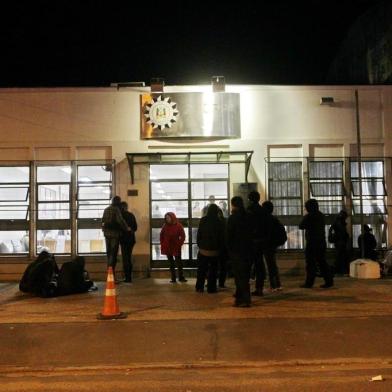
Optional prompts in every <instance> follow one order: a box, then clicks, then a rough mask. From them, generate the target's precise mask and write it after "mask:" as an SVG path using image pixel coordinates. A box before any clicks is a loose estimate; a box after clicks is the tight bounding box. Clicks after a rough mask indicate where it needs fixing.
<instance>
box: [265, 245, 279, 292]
mask: <svg viewBox="0 0 392 392" xmlns="http://www.w3.org/2000/svg"><path fill="white" fill-rule="evenodd" d="M263 254H264V258H265V262H266V264H267V267H268V276H269V281H270V287H271V289H276V288H278V287H281V284H280V276H279V268H278V265H277V264H276V250H275V249H264V251H263Z"/></svg>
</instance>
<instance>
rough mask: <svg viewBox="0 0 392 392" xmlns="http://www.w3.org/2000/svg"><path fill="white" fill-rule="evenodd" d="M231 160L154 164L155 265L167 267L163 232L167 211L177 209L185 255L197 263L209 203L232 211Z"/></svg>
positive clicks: (188, 261)
mask: <svg viewBox="0 0 392 392" xmlns="http://www.w3.org/2000/svg"><path fill="white" fill-rule="evenodd" d="M228 198H229V165H228V164H204V163H203V164H192V163H189V164H159V165H150V228H151V229H150V230H151V232H150V252H151V253H150V254H151V266H152V268H154V267H155V268H158V267H167V266H168V264H167V260H166V256H164V255H161V253H160V244H159V242H160V241H159V234H160V231H161V228H162V226H163V224H164V216H165V214H166V213H167V212H174V213H175V214H176V216H177V218H178V219H179V221H180V222H181V224H182V225H183V226H184V230H185V237H186V238H185V244H184V245H183V247H182V259H183V260H184V265H185V266H186V267H196V258H197V251H198V249H197V245H196V238H197V228H198V226H199V221H200V218H201V217H202V216H203V215H205V213H206V210H207V208H208V205H209V204H210V203H215V204H217V205H218V206H219V207H221V209H222V211H223V213H224V215H226V216H227V214H228Z"/></svg>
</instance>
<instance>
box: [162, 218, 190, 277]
mask: <svg viewBox="0 0 392 392" xmlns="http://www.w3.org/2000/svg"><path fill="white" fill-rule="evenodd" d="M160 240H161V254H163V255H166V256H167V259H168V260H169V263H170V272H171V281H170V282H171V283H176V267H175V262H176V263H177V269H178V280H179V281H180V282H186V281H187V280H186V279H185V278H184V274H183V270H182V260H181V247H182V244H183V243H184V241H185V232H184V228H183V227H182V224H181V223H180V222H178V220H177V217H176V215H175V214H174V213H173V212H168V213H166V214H165V224H164V225H163V227H162V230H161V234H160Z"/></svg>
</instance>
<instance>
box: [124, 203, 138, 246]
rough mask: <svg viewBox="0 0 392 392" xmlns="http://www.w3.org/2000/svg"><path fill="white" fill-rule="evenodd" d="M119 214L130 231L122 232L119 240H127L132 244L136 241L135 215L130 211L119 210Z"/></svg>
mask: <svg viewBox="0 0 392 392" xmlns="http://www.w3.org/2000/svg"><path fill="white" fill-rule="evenodd" d="M121 214H122V217H123V218H124V220H125V222H126V224H127V226H128V227H130V228H131V231H124V232H122V233H121V237H120V241H122V242H127V243H128V244H130V245H134V244H135V243H136V237H135V232H136V231H137V222H136V218H135V215H133V214H132V212H129V211H121Z"/></svg>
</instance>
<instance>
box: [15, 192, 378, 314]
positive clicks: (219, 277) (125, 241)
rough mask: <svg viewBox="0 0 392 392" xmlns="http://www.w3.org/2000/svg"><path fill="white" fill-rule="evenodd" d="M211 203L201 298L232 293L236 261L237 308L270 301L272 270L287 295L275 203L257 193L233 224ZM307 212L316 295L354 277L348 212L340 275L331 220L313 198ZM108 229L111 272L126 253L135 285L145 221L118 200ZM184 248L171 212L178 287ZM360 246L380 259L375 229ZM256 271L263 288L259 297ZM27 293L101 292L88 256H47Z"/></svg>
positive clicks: (164, 237)
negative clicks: (330, 255)
mask: <svg viewBox="0 0 392 392" xmlns="http://www.w3.org/2000/svg"><path fill="white" fill-rule="evenodd" d="M209 202H210V203H209V204H208V205H207V206H206V207H205V208H204V209H203V217H202V218H201V219H200V223H199V227H198V231H197V246H198V256H197V262H198V269H197V279H196V287H195V289H196V291H197V292H199V293H201V292H204V289H205V285H206V281H207V292H208V293H216V292H217V291H218V285H219V287H221V288H224V287H225V280H226V275H227V269H228V268H227V265H228V261H230V267H231V271H232V274H233V276H234V281H235V287H236V291H235V294H234V297H235V302H234V306H238V307H249V306H250V305H251V295H254V296H263V293H264V284H265V281H266V278H267V270H268V277H269V285H270V290H271V291H280V290H282V286H281V281H280V275H279V268H278V266H277V262H276V250H277V248H278V247H279V246H282V245H283V244H284V243H285V242H286V241H287V234H286V231H285V228H284V226H283V225H282V224H281V222H280V221H279V220H278V218H276V217H275V216H274V215H273V210H274V205H273V204H272V202H271V201H268V200H267V201H265V202H263V203H262V204H260V194H259V193H258V192H256V191H253V192H250V193H249V195H248V206H247V208H245V205H244V201H243V199H242V198H241V197H239V196H235V197H233V198H232V199H231V205H230V207H231V211H230V212H231V213H230V215H229V216H228V217H227V215H228V211H227V210H226V211H223V210H222V208H220V206H218V205H216V204H215V199H212V198H211V199H210V200H209ZM305 209H306V213H305V215H304V217H303V219H302V221H301V223H300V224H299V228H300V229H301V230H304V231H305V239H306V247H305V262H306V278H305V282H304V284H303V285H301V287H302V288H312V287H313V286H314V283H315V279H316V276H317V273H318V272H319V273H320V275H321V276H322V278H323V279H324V284H322V285H321V286H320V287H321V288H324V289H326V288H329V287H332V286H333V285H334V274H335V273H342V274H345V273H347V272H348V271H347V269H348V257H349V256H348V243H349V235H348V233H347V230H346V225H347V223H346V219H347V214H346V212H345V211H341V212H340V213H339V214H338V215H337V217H336V219H335V222H334V223H333V224H332V225H331V227H330V229H329V232H328V241H329V242H330V243H333V244H334V245H335V250H336V262H335V268H334V270H332V269H331V267H330V266H329V265H328V263H327V261H326V248H327V242H326V238H325V218H324V214H323V213H322V212H321V211H320V210H319V205H318V202H317V200H316V199H309V200H308V201H307V202H306V203H305ZM102 230H103V233H104V236H105V240H106V251H107V258H108V266H111V267H112V268H113V272H114V273H115V268H116V264H117V255H118V251H119V248H120V247H121V253H122V261H123V271H124V277H125V279H124V281H125V282H132V250H133V247H134V245H135V242H136V240H135V232H136V231H137V222H136V218H135V216H134V215H133V214H132V213H131V212H129V211H128V205H127V203H126V202H123V201H121V198H120V197H119V196H115V197H114V198H113V199H112V203H111V205H110V206H109V207H107V208H106V209H105V210H104V213H103V217H102ZM184 242H185V232H184V228H183V226H182V225H181V223H180V222H179V220H178V219H177V217H176V215H175V214H174V213H173V212H167V213H166V214H165V216H164V224H163V226H162V229H161V232H160V252H161V254H162V255H166V256H167V259H168V261H169V265H170V272H171V280H170V282H171V283H176V282H177V279H178V281H179V282H187V279H186V278H185V276H184V272H183V263H182V258H181V250H182V246H183V244H184ZM358 245H359V248H360V249H362V253H363V256H364V257H365V258H370V259H373V260H376V257H377V253H376V251H375V248H376V245H377V242H376V239H375V237H374V235H373V234H372V233H371V229H370V227H369V226H367V225H364V233H363V234H361V235H360V236H359V238H358ZM266 267H267V268H266ZM252 268H253V271H254V275H255V288H254V291H252V292H251V289H250V277H251V271H252ZM20 289H21V290H22V291H25V292H31V293H35V294H37V295H41V296H54V295H66V294H73V293H80V292H86V291H88V290H91V289H96V287H95V286H94V284H93V282H92V281H91V280H90V279H89V277H88V274H87V272H86V271H85V260H84V258H83V257H80V256H78V257H76V258H75V259H74V260H73V261H71V262H68V263H64V264H63V265H62V268H61V269H59V268H58V267H57V265H56V262H55V259H54V256H53V255H51V254H49V253H48V252H46V251H43V252H41V254H40V255H39V256H38V258H37V260H35V261H34V262H33V263H31V264H30V265H29V266H28V268H27V269H26V271H25V274H24V276H23V278H22V280H21V282H20Z"/></svg>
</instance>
